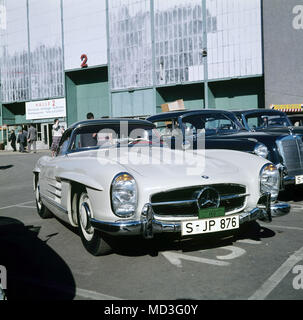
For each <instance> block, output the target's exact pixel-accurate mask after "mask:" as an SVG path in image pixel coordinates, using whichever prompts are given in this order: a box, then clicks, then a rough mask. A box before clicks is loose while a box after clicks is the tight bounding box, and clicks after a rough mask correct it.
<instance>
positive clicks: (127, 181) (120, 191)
mask: <svg viewBox="0 0 303 320" xmlns="http://www.w3.org/2000/svg"><path fill="white" fill-rule="evenodd" d="M111 204H112V210H113V212H114V214H115V215H117V216H118V217H123V218H126V217H130V216H132V215H133V214H134V213H135V211H136V208H137V185H136V181H135V179H134V178H133V177H132V176H131V175H130V174H128V173H119V174H118V175H116V177H115V178H114V179H113V182H112V185H111Z"/></svg>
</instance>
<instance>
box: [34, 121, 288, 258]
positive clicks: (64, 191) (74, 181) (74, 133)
mask: <svg viewBox="0 0 303 320" xmlns="http://www.w3.org/2000/svg"><path fill="white" fill-rule="evenodd" d="M92 138H93V139H92ZM88 141H89V143H88V144H87V142H88ZM181 159H185V160H186V161H180V160H181ZM33 172H34V192H35V199H36V204H37V210H38V214H39V215H40V217H41V218H49V217H51V216H52V215H53V214H54V215H56V216H57V217H59V218H61V219H63V220H64V221H66V222H67V223H68V224H70V225H72V226H74V227H78V230H79V234H80V236H81V239H82V242H83V244H84V246H85V248H86V249H87V250H88V251H89V252H90V253H92V254H93V255H100V254H106V253H107V252H108V251H109V250H110V244H111V240H112V239H113V238H114V236H133V235H137V236H138V235H140V236H142V237H143V238H146V239H149V238H152V237H153V236H154V235H155V234H157V233H173V234H174V235H176V236H178V237H179V236H180V237H190V236H192V235H195V234H204V233H216V234H217V235H218V236H220V235H221V234H222V233H224V232H225V231H227V230H231V232H234V231H235V230H237V229H239V227H240V225H242V224H244V223H248V222H250V221H254V220H256V219H258V218H259V219H263V220H264V219H265V220H268V221H271V205H272V203H271V199H273V200H276V199H277V196H278V192H279V184H280V181H279V179H280V176H279V171H278V169H277V168H276V167H275V166H274V165H273V164H272V163H270V162H269V161H268V160H266V159H264V158H262V157H258V156H255V155H251V154H248V153H243V152H238V151H231V150H206V152H203V150H198V151H195V152H193V154H191V153H189V152H188V151H187V152H185V151H182V150H172V149H170V148H166V147H164V145H163V143H162V142H161V139H160V134H159V132H158V131H157V130H156V129H155V126H154V124H152V123H151V122H148V121H145V120H126V119H100V120H87V121H82V122H78V123H76V124H74V125H72V126H71V127H70V128H68V129H67V130H66V131H65V133H64V134H63V136H62V138H61V141H60V146H59V150H58V154H57V156H56V157H54V158H52V157H49V156H43V157H42V158H40V159H39V160H38V162H37V164H36V166H35V168H34V170H33ZM289 209H290V206H289V205H288V204H284V205H283V206H280V210H281V213H282V211H283V213H287V212H289Z"/></svg>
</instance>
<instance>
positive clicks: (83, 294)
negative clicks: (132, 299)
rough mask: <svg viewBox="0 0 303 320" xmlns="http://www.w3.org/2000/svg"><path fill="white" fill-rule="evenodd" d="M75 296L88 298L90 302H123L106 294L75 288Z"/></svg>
mask: <svg viewBox="0 0 303 320" xmlns="http://www.w3.org/2000/svg"><path fill="white" fill-rule="evenodd" d="M75 295H76V296H78V297H82V298H89V299H92V300H123V299H121V298H117V297H113V296H109V295H107V294H103V293H99V292H96V291H91V290H85V289H80V288H76V292H75Z"/></svg>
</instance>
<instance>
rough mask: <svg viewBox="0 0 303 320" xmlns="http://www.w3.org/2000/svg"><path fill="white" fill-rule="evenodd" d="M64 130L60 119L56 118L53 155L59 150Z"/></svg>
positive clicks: (52, 146) (52, 147)
mask: <svg viewBox="0 0 303 320" xmlns="http://www.w3.org/2000/svg"><path fill="white" fill-rule="evenodd" d="M63 132H64V127H63V126H61V125H60V123H59V119H55V120H54V124H53V142H52V145H51V151H52V157H54V156H55V154H56V152H57V150H58V147H59V143H60V139H61V137H62V134H63Z"/></svg>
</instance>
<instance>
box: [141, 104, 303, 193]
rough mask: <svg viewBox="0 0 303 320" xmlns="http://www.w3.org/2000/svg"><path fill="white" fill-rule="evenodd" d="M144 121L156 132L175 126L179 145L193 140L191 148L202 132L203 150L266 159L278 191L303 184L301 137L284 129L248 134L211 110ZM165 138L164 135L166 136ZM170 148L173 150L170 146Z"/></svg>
mask: <svg viewBox="0 0 303 320" xmlns="http://www.w3.org/2000/svg"><path fill="white" fill-rule="evenodd" d="M147 120H149V121H151V122H153V123H155V124H156V126H157V128H160V130H161V128H163V127H165V125H166V124H171V123H172V124H173V125H174V124H175V125H177V126H178V128H180V129H181V130H182V135H183V144H184V143H187V141H193V143H194V146H193V147H194V148H195V147H196V141H199V140H198V139H199V137H200V136H201V135H197V130H201V129H205V148H206V149H214V148H215V149H231V150H235V149H236V150H239V151H245V152H250V153H255V154H257V155H259V156H262V157H264V158H266V159H268V160H269V161H271V162H272V163H274V164H275V165H276V166H277V167H278V169H279V171H280V175H281V185H280V190H283V189H284V188H285V186H287V185H298V184H303V161H302V162H301V159H303V145H302V140H301V136H300V135H290V134H289V129H287V128H286V131H285V132H281V131H280V130H272V131H264V132H263V131H248V130H247V129H245V128H244V127H243V126H242V124H240V122H239V121H238V120H237V118H236V115H235V114H234V113H232V112H229V111H224V110H213V109H204V110H198V111H181V112H164V113H160V114H157V115H154V116H151V117H149V118H147ZM282 129H283V128H282ZM166 131H168V130H166ZM171 132H172V131H171ZM291 132H292V131H291ZM165 135H166V136H167V134H166V133H165ZM191 135H193V137H191ZM173 140H174V138H173ZM171 145H172V146H173V147H175V145H174V143H171Z"/></svg>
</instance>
